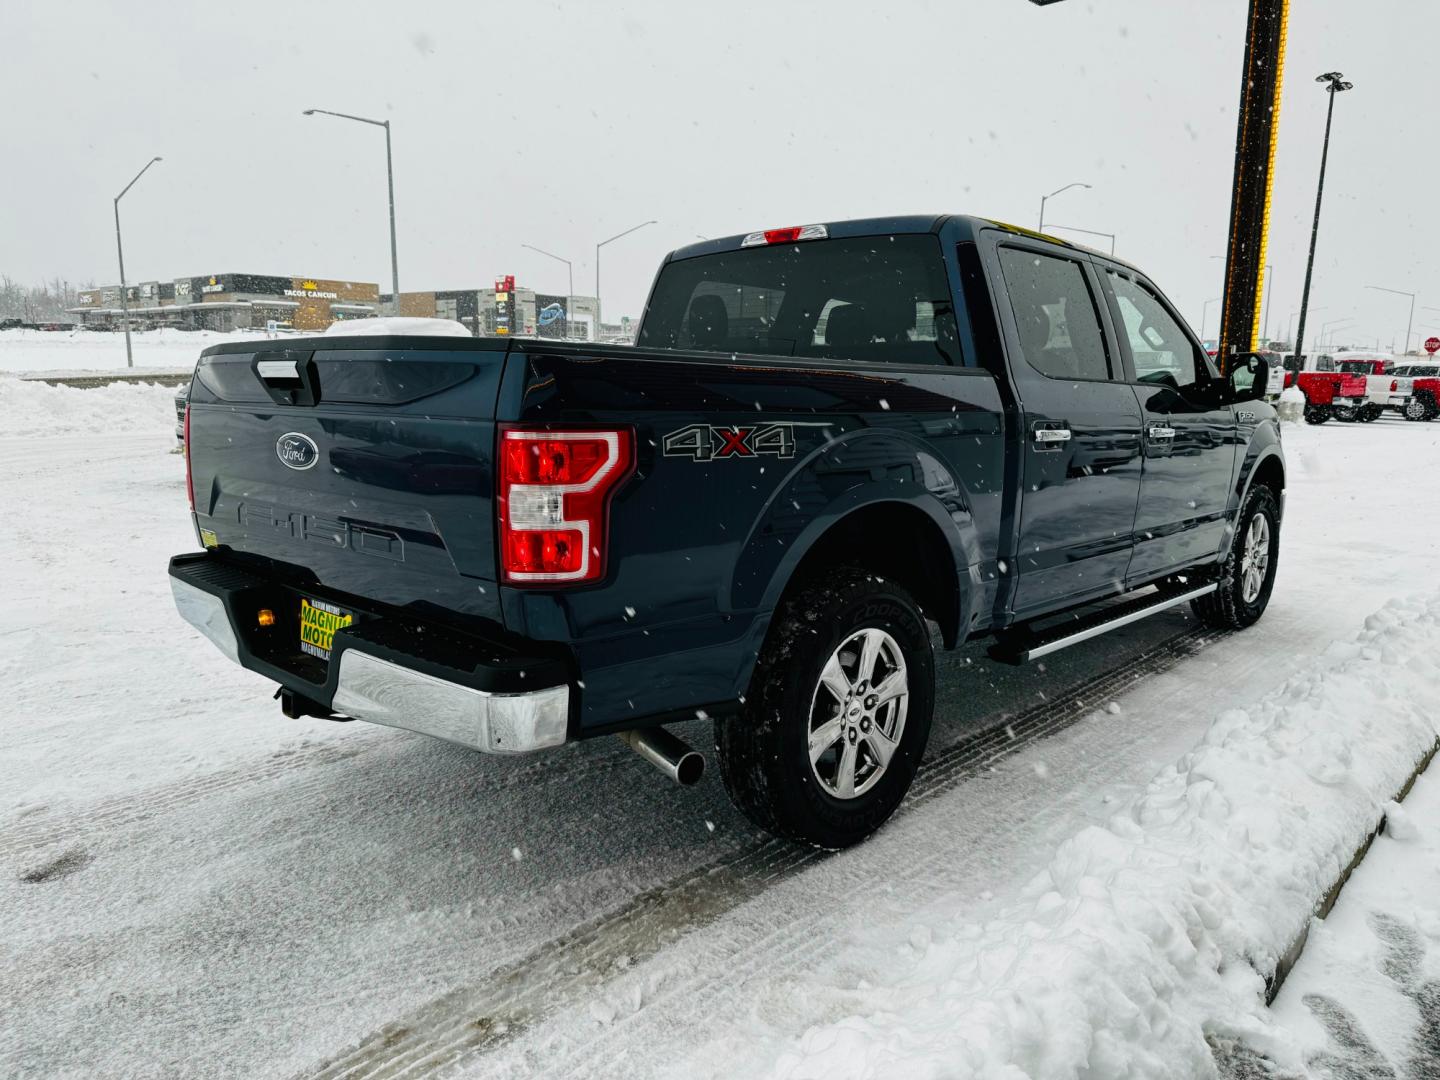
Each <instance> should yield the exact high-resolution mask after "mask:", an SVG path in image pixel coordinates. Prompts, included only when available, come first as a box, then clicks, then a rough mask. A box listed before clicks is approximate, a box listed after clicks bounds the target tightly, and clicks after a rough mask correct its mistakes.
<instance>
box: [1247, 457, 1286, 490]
mask: <svg viewBox="0 0 1440 1080" xmlns="http://www.w3.org/2000/svg"><path fill="white" fill-rule="evenodd" d="M1252 483H1255V484H1264V485H1265V486H1266V487H1268V488H1270V490H1272V491H1273V492H1275V497H1276V498H1277V499H1278V498H1279V497H1280V494H1281V492H1283V491H1284V490H1285V466H1283V465H1281V464H1280V459H1279V458H1277V457H1268V458H1266V459H1265V460H1264V461H1262V462H1260V464H1259V465H1258V466H1256V469H1255V479H1254V480H1253V481H1252Z"/></svg>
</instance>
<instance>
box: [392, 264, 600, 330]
mask: <svg viewBox="0 0 1440 1080" xmlns="http://www.w3.org/2000/svg"><path fill="white" fill-rule="evenodd" d="M389 299H390V297H389V296H388V295H386V296H382V297H381V298H380V300H381V304H382V306H386V307H387V309H388V303H389ZM599 313H600V305H599V303H598V301H596V299H595V298H594V297H593V296H561V295H558V294H555V293H540V292H536V291H535V290H534V289H527V288H524V287H522V286H517V285H516V284H515V279H514V278H513V277H504V278H498V279H496V282H495V284H494V286H492V287H491V288H488V289H448V290H437V291H435V292H402V293H401V294H400V314H401V315H413V316H418V317H420V318H438V319H455V320H456V321H457V322H460V323H462V324H464V325H465V326H467V327H469V328H470V329H471V331H472V332H473V331H474V329H475V322H476V319H477V317H478V319H479V322H480V336H482V337H538V338H556V339H567V340H570V341H595V340H597V339H598V340H602V341H604V340H612V339H611V338H609V337H605V336H602V335H600V334H597V332H596V328H597V326H598V325H599V322H598V320H599ZM605 329H606V330H607V331H610V330H615V331H617V332H618V331H620V327H611V326H608V325H607V326H606V327H605Z"/></svg>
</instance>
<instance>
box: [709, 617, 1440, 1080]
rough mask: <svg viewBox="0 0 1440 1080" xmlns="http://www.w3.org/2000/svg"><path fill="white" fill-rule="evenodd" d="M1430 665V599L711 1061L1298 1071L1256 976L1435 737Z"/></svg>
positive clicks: (1102, 1071)
mask: <svg viewBox="0 0 1440 1080" xmlns="http://www.w3.org/2000/svg"><path fill="white" fill-rule="evenodd" d="M1437 657H1440V597H1437V598H1435V599H1432V600H1429V601H1412V602H1403V603H1402V602H1392V603H1391V604H1390V605H1388V606H1387V607H1385V608H1384V609H1382V610H1381V611H1380V612H1378V613H1377V614H1375V615H1372V616H1371V617H1370V618H1369V619H1368V620H1366V630H1365V631H1364V632H1363V633H1362V634H1361V635H1360V637H1359V639H1358V640H1357V641H1355V642H1354V643H1353V644H1348V645H1347V644H1339V643H1337V644H1336V645H1333V646H1331V648H1330V649H1329V650H1328V652H1327V654H1326V655H1324V656H1323V657H1320V658H1317V659H1316V660H1314V661H1312V662H1311V663H1310V664H1309V665H1308V666H1307V667H1305V668H1302V669H1301V670H1300V672H1299V673H1297V675H1296V676H1295V677H1293V678H1292V679H1291V680H1290V681H1289V682H1288V683H1287V684H1286V685H1285V687H1284V688H1283V689H1282V690H1280V691H1279V692H1277V693H1276V694H1274V695H1272V696H1270V697H1268V698H1266V699H1265V700H1263V701H1261V702H1259V703H1258V704H1257V705H1256V706H1254V707H1253V708H1249V709H1246V710H1243V711H1242V710H1233V711H1230V712H1227V713H1225V714H1223V715H1221V716H1220V717H1219V718H1218V719H1217V720H1216V722H1215V723H1214V725H1213V726H1212V728H1211V729H1210V731H1209V733H1208V734H1207V736H1206V737H1205V739H1204V741H1203V742H1202V743H1201V745H1200V746H1198V747H1197V748H1196V749H1195V750H1193V751H1192V752H1191V753H1189V754H1187V755H1186V756H1185V757H1184V758H1182V759H1181V760H1180V761H1179V762H1178V763H1176V764H1175V765H1174V766H1171V767H1169V768H1167V769H1165V770H1164V771H1163V772H1161V773H1160V774H1159V775H1158V776H1156V777H1155V779H1154V780H1152V781H1151V783H1150V784H1149V786H1148V788H1147V789H1146V791H1145V792H1144V793H1143V794H1141V795H1140V796H1138V797H1137V798H1136V799H1135V800H1134V801H1133V802H1132V803H1131V804H1130V805H1129V806H1128V807H1126V808H1125V809H1124V810H1123V811H1122V812H1121V813H1119V814H1117V815H1115V816H1114V817H1113V818H1112V819H1111V820H1110V822H1109V823H1108V824H1107V825H1106V826H1104V827H1092V828H1087V829H1085V830H1083V831H1081V832H1079V833H1077V834H1076V835H1075V836H1073V837H1072V838H1071V839H1070V840H1069V841H1067V842H1066V843H1065V844H1063V845H1062V846H1061V847H1060V849H1059V850H1058V852H1056V854H1055V856H1054V858H1053V860H1052V862H1051V863H1050V866H1049V867H1048V868H1047V869H1046V870H1045V871H1043V872H1042V873H1041V874H1039V875H1038V876H1037V877H1036V878H1035V879H1034V880H1033V881H1032V882H1031V883H1030V885H1029V887H1028V888H1027V889H1026V890H1025V891H1024V894H1023V895H1022V896H1020V897H1018V898H1017V899H1016V901H1015V902H1014V903H1013V904H1012V905H1010V906H1009V907H1007V908H1005V909H1003V910H1001V911H999V912H997V913H996V914H995V916H994V917H993V918H990V919H988V920H986V921H984V922H977V921H973V920H972V919H971V918H969V917H968V915H967V913H966V911H965V910H964V909H963V908H954V909H949V908H946V907H945V906H944V905H937V907H936V908H935V909H934V910H932V911H930V912H929V913H927V914H926V915H925V916H923V917H922V918H920V919H917V920H913V921H909V922H897V923H894V924H890V925H886V923H885V921H884V920H883V918H880V917H878V915H879V913H878V912H877V919H876V920H875V924H874V926H873V928H872V929H870V930H869V931H868V932H867V933H865V934H863V935H861V936H859V937H858V938H856V939H853V940H852V941H851V942H850V943H849V945H848V946H847V947H844V948H841V949H838V950H835V951H834V952H832V954H831V958H830V961H829V963H828V964H827V965H826V969H822V972H821V973H820V980H819V981H820V986H816V985H813V984H812V985H810V986H797V987H795V988H794V989H795V996H796V999H797V1000H803V999H804V998H805V997H809V998H812V999H819V1000H823V1001H824V1002H825V1003H826V1009H825V1011H826V1012H828V1013H829V1014H830V1019H828V1020H827V1022H823V1023H819V1024H817V1025H816V1026H813V1027H811V1028H810V1029H809V1030H808V1031H806V1032H805V1033H804V1034H803V1035H802V1036H801V1037H799V1038H798V1039H797V1040H795V1041H794V1042H793V1043H790V1044H789V1045H786V1043H787V1042H788V1040H786V1039H784V1038H781V1039H779V1040H776V1041H770V1040H771V1039H773V1035H774V1033H773V1031H771V1030H767V1025H766V1024H765V1023H764V1022H763V1021H762V1020H761V1019H760V1018H756V1024H755V1030H752V1031H750V1032H747V1033H745V1036H744V1037H743V1038H742V1039H739V1040H736V1041H735V1042H730V1043H727V1044H725V1045H726V1049H727V1050H728V1051H731V1052H734V1053H740V1054H743V1053H746V1052H747V1051H746V1050H744V1049H742V1046H745V1047H748V1052H749V1053H752V1054H755V1057H754V1058H753V1059H752V1060H751V1061H749V1062H747V1063H746V1068H745V1070H744V1071H745V1072H747V1073H748V1074H750V1075H772V1076H775V1077H783V1078H785V1080H804V1078H816V1080H818V1078H821V1077H824V1078H825V1080H844V1078H857V1080H858V1078H861V1077H879V1076H905V1077H917V1078H918V1077H940V1076H987V1077H990V1076H993V1077H1017V1078H1018V1077H1022V1076H1024V1077H1032V1078H1036V1080H1040V1078H1046V1080H1051V1078H1053V1080H1061V1078H1074V1077H1079V1076H1092V1077H1108V1078H1121V1077H1127V1078H1136V1080H1139V1078H1141V1077H1156V1076H1209V1075H1213V1068H1214V1066H1213V1062H1212V1057H1211V1055H1212V1049H1211V1046H1212V1044H1214V1043H1216V1042H1225V1041H1229V1040H1232V1039H1235V1040H1241V1041H1244V1042H1245V1043H1247V1044H1248V1045H1250V1046H1251V1047H1253V1048H1255V1049H1257V1050H1260V1051H1261V1052H1263V1053H1265V1054H1266V1055H1267V1056H1268V1057H1270V1058H1271V1060H1272V1061H1274V1062H1276V1063H1277V1065H1279V1066H1281V1067H1283V1068H1292V1069H1300V1068H1303V1062H1302V1061H1300V1060H1298V1055H1297V1054H1296V1053H1295V1048H1294V1045H1293V1043H1292V1042H1291V1041H1290V1039H1289V1038H1288V1037H1287V1036H1286V1035H1285V1034H1284V1033H1283V1032H1280V1031H1277V1030H1276V1029H1275V1028H1274V1026H1273V1025H1272V1024H1271V1022H1270V1020H1269V1019H1268V1015H1267V1013H1266V1011H1265V1009H1264V1008H1263V993H1264V980H1265V979H1266V978H1267V977H1268V976H1270V975H1271V974H1273V972H1274V971H1275V968H1276V963H1277V959H1278V957H1279V956H1280V955H1281V954H1282V953H1284V952H1285V950H1286V949H1287V948H1289V947H1290V945H1291V944H1292V943H1293V942H1294V941H1295V940H1296V939H1297V936H1298V935H1299V934H1300V932H1301V930H1302V929H1303V928H1304V927H1305V925H1306V923H1307V922H1308V920H1309V919H1310V918H1311V915H1312V913H1313V911H1314V905H1315V903H1316V901H1317V900H1318V899H1319V897H1320V896H1322V895H1323V894H1324V892H1325V890H1326V889H1327V888H1328V887H1329V886H1330V885H1331V884H1332V883H1333V882H1334V881H1335V880H1336V879H1337V878H1338V875H1339V874H1340V871H1341V868H1342V867H1343V866H1344V865H1345V864H1346V863H1347V862H1348V861H1349V860H1350V858H1351V856H1352V855H1353V854H1354V853H1355V851H1356V850H1357V849H1358V847H1359V845H1360V844H1361V842H1362V841H1363V840H1364V838H1365V836H1366V835H1367V833H1368V831H1369V830H1370V829H1372V828H1373V827H1374V826H1375V823H1376V822H1377V820H1378V819H1379V817H1380V814H1381V812H1382V810H1383V809H1384V807H1385V805H1386V803H1387V801H1388V800H1389V799H1391V798H1392V797H1393V796H1394V794H1395V793H1396V791H1397V790H1398V789H1399V787H1400V785H1401V784H1402V783H1404V781H1405V780H1406V778H1407V777H1408V776H1409V775H1410V773H1411V771H1412V769H1413V768H1414V766H1415V764H1416V762H1417V761H1418V760H1420V759H1421V757H1422V756H1423V755H1424V753H1425V752H1426V750H1427V749H1428V748H1429V747H1430V746H1431V745H1433V744H1434V742H1435V739H1436V734H1437V728H1440V706H1437V704H1436V699H1435V691H1434V688H1435V686H1436V685H1437V683H1440V662H1437ZM767 1036H769V1037H770V1038H769V1039H767ZM767 1042H768V1046H767ZM712 1052H713V1048H712ZM772 1055H773V1056H772ZM767 1058H770V1062H769V1067H766V1059H767ZM697 1064H698V1063H697ZM704 1064H713V1062H706V1063H704ZM690 1074H691V1075H708V1074H707V1073H706V1070H705V1068H704V1067H703V1065H702V1066H701V1067H698V1068H696V1069H695V1070H694V1071H692V1072H691V1073H690ZM1376 1075H1379V1074H1378V1073H1377V1074H1376ZM1387 1075H1388V1074H1387Z"/></svg>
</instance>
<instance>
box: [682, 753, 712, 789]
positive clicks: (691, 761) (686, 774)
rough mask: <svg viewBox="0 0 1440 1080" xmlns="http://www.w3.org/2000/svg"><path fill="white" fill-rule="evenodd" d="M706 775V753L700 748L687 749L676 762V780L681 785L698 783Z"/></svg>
mask: <svg viewBox="0 0 1440 1080" xmlns="http://www.w3.org/2000/svg"><path fill="white" fill-rule="evenodd" d="M704 775H705V755H704V754H702V753H700V752H699V751H698V750H687V751H686V752H685V753H684V754H682V755H681V757H680V760H679V761H677V762H675V782H676V783H677V784H679V785H680V786H681V787H690V786H691V785H692V784H698V783H699V782H700V779H701V777H703V776H704Z"/></svg>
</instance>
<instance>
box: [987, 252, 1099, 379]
mask: <svg viewBox="0 0 1440 1080" xmlns="http://www.w3.org/2000/svg"><path fill="white" fill-rule="evenodd" d="M1000 267H1001V270H1002V272H1003V273H1004V275H1005V287H1006V291H1007V292H1008V293H1009V297H1010V307H1011V310H1012V311H1014V313H1015V325H1016V328H1017V329H1018V330H1019V332H1020V349H1021V352H1023V353H1024V355H1025V362H1026V363H1027V364H1029V365H1030V366H1031V367H1032V368H1034V369H1035V370H1036V371H1038V372H1040V374H1042V375H1045V376H1047V377H1049V378H1051V379H1108V378H1110V376H1111V363H1110V356H1109V353H1108V351H1107V349H1106V347H1105V335H1104V333H1103V332H1102V331H1101V329H1100V314H1099V311H1098V310H1097V309H1096V307H1095V296H1094V294H1093V293H1091V291H1090V285H1089V282H1088V281H1086V278H1085V270H1084V268H1083V267H1082V266H1081V265H1080V264H1079V263H1078V262H1076V261H1075V260H1073V259H1065V258H1061V257H1059V256H1055V255H1042V254H1040V253H1038V252H1034V251H1028V250H1024V249H1021V248H1012V247H1002V248H1001V249H1000Z"/></svg>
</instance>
